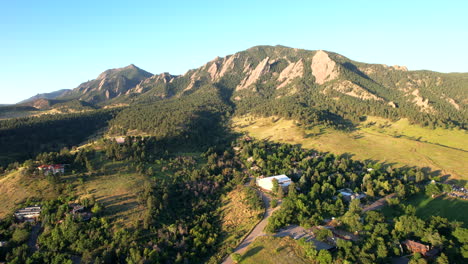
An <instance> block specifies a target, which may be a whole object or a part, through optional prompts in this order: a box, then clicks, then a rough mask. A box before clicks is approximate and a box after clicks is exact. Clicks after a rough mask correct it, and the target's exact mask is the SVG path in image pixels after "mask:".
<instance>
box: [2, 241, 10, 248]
mask: <svg viewBox="0 0 468 264" xmlns="http://www.w3.org/2000/svg"><path fill="white" fill-rule="evenodd" d="M7 245H8V242H7V241H0V247H6V246H7Z"/></svg>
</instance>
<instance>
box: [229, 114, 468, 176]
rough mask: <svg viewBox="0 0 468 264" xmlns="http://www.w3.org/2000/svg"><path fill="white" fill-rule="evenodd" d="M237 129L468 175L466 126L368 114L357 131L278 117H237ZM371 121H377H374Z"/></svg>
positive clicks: (358, 156)
mask: <svg viewBox="0 0 468 264" xmlns="http://www.w3.org/2000/svg"><path fill="white" fill-rule="evenodd" d="M232 121H233V128H234V130H236V131H238V132H246V133H248V134H250V135H251V136H253V137H255V138H258V139H270V140H272V141H277V142H283V143H290V144H301V145H302V147H304V148H310V149H316V150H319V151H323V152H332V153H335V154H342V153H347V154H350V155H352V157H353V159H359V160H375V161H379V162H384V163H386V164H390V165H395V166H418V167H428V168H430V169H431V170H432V171H435V172H436V173H435V174H437V175H442V176H443V175H449V176H450V177H451V178H455V179H468V166H466V164H468V149H467V148H468V135H467V134H466V132H465V131H461V130H447V129H440V128H438V129H435V130H432V129H429V128H423V127H419V126H416V125H410V124H409V123H408V121H406V120H400V121H398V122H394V123H392V122H389V121H387V120H385V119H381V118H372V117H370V118H368V120H367V121H365V122H363V123H362V124H360V126H358V128H357V129H356V130H355V131H353V132H343V131H336V130H333V129H329V128H324V127H314V128H312V129H310V130H307V129H304V128H302V127H301V126H298V125H296V123H297V122H295V121H293V120H285V119H278V118H276V119H275V118H272V117H269V118H254V117H251V116H244V117H235V118H233V120H232ZM370 122H375V124H373V125H369V123H370Z"/></svg>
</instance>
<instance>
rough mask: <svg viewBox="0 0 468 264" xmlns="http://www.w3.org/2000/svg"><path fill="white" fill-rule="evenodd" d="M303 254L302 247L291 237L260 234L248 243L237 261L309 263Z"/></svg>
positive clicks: (283, 263)
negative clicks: (240, 258)
mask: <svg viewBox="0 0 468 264" xmlns="http://www.w3.org/2000/svg"><path fill="white" fill-rule="evenodd" d="M304 256H305V252H304V249H303V248H302V247H301V246H300V245H299V244H298V243H297V242H296V240H294V239H292V238H291V237H272V236H261V237H258V238H257V239H255V241H254V242H253V243H252V244H250V246H249V247H248V248H247V251H246V252H245V254H244V255H243V256H242V260H241V261H240V262H239V263H241V264H263V263H264V264H267V263H277V264H289V263H295V264H296V263H297V264H301V263H310V260H307V259H306V258H305V257H304Z"/></svg>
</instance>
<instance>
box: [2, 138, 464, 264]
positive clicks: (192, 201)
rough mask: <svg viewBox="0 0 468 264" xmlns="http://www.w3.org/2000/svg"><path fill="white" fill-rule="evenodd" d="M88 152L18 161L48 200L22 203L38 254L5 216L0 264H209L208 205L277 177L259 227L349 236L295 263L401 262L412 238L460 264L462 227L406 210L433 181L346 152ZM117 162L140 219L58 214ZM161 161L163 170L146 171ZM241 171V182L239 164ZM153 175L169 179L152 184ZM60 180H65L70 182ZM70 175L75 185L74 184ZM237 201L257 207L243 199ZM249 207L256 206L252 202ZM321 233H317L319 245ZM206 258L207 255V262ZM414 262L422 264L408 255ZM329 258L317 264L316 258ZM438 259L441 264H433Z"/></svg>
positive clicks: (96, 206) (142, 143) (135, 148)
mask: <svg viewBox="0 0 468 264" xmlns="http://www.w3.org/2000/svg"><path fill="white" fill-rule="evenodd" d="M98 144H99V146H100V147H99V150H95V149H93V148H85V149H80V150H79V151H75V152H70V151H66V150H65V151H61V152H60V153H58V152H52V153H42V154H40V155H38V156H37V157H35V160H36V161H35V162H34V161H26V162H25V163H24V164H23V168H24V169H23V174H25V175H29V176H28V177H39V178H40V177H46V179H47V180H48V181H49V183H50V184H51V185H53V186H55V187H54V190H55V192H56V198H54V199H51V200H46V201H38V200H30V201H28V202H27V203H25V204H23V205H28V204H36V203H40V204H41V205H42V207H43V210H42V212H41V222H40V230H41V232H40V235H39V237H38V239H37V243H38V245H39V250H38V251H35V252H34V253H33V254H31V253H30V252H31V251H30V246H28V243H27V241H28V238H29V237H30V236H31V235H32V232H33V231H32V230H33V229H35V228H37V227H35V226H34V225H31V224H28V223H17V222H16V221H15V220H14V219H13V217H8V218H6V219H3V220H1V222H0V227H1V229H0V230H1V231H0V240H2V241H8V246H7V247H2V248H1V252H0V260H2V259H4V260H6V261H8V263H72V260H80V261H81V262H82V263H203V262H207V261H210V262H211V263H216V262H219V261H220V260H221V258H222V257H223V256H226V255H225V254H226V253H227V252H225V253H224V254H218V253H217V252H218V250H220V249H221V248H222V244H220V242H221V240H220V236H221V228H220V211H219V210H218V209H219V208H220V207H221V203H220V198H221V196H222V194H223V193H226V192H227V191H229V190H231V189H232V188H235V186H237V185H242V184H244V183H246V182H248V177H249V175H250V176H252V177H255V176H259V175H271V174H281V173H284V174H287V175H289V176H290V177H291V178H292V179H293V184H291V185H290V187H289V191H288V192H282V191H280V190H282V189H281V188H279V189H276V191H275V193H274V195H276V196H277V198H278V199H282V204H281V208H280V209H279V210H278V211H277V212H275V213H274V215H273V216H272V217H271V218H270V220H269V223H268V225H267V227H266V230H267V231H269V232H275V231H276V230H277V229H279V228H280V227H284V226H285V225H289V224H300V225H301V226H303V227H306V228H309V227H313V226H316V225H321V224H322V223H323V221H324V220H325V219H327V218H330V217H335V219H336V220H337V221H339V222H340V224H341V225H340V228H342V229H343V230H345V231H352V232H354V231H355V230H359V237H360V239H359V240H358V241H347V240H339V241H338V242H337V251H335V252H331V253H330V252H328V251H323V252H322V251H318V250H315V249H314V247H313V245H312V244H307V243H306V242H301V243H305V244H304V245H305V246H306V247H307V248H308V251H307V257H308V258H309V259H310V260H311V262H312V263H332V261H335V262H343V261H345V260H346V261H349V262H352V263H388V262H389V261H390V260H391V258H392V257H396V256H402V255H405V254H407V253H406V252H405V251H402V250H401V249H400V247H399V243H401V242H402V241H403V240H405V239H414V240H418V241H423V242H425V243H428V244H430V245H431V246H432V247H437V248H440V249H441V250H442V253H441V254H440V255H439V257H438V258H437V263H444V262H440V261H442V260H444V259H445V260H446V261H450V263H458V262H460V261H463V257H466V255H467V252H468V251H467V250H466V249H467V246H468V244H466V243H467V240H466V235H467V233H468V230H467V229H466V228H465V227H464V226H466V224H465V223H461V222H450V221H449V220H447V219H445V218H441V217H438V216H434V217H432V218H431V219H430V221H423V220H421V219H419V218H418V217H416V216H415V209H414V207H412V206H411V205H405V203H404V201H405V199H407V198H408V197H411V196H412V195H414V194H417V193H421V192H427V193H428V194H439V193H440V192H441V191H442V189H444V188H445V187H444V184H440V183H436V184H433V183H429V181H430V180H431V179H434V180H438V179H437V178H432V176H430V175H429V174H428V172H427V171H423V170H421V169H418V168H390V167H384V166H382V164H380V163H376V162H360V161H354V160H352V159H350V158H349V157H347V156H335V155H333V154H331V153H318V152H315V151H312V150H304V149H301V148H299V147H297V146H293V145H287V144H276V143H270V142H267V141H261V142H257V141H251V140H250V139H239V140H237V141H235V142H232V143H231V144H227V145H226V144H225V145H219V146H218V147H217V149H218V150H215V149H213V148H209V149H208V150H206V151H205V152H204V153H202V154H200V156H199V157H192V156H180V155H178V154H177V152H172V153H171V152H167V151H164V152H163V151H161V145H159V144H160V141H158V140H157V139H156V138H153V137H146V138H142V137H127V138H126V139H125V143H123V144H117V143H116V142H115V141H113V140H101V141H100V142H99V143H98ZM109 161H125V162H126V164H128V165H127V166H126V167H124V170H128V171H133V172H135V173H139V174H141V175H144V176H145V177H146V178H147V179H148V181H147V183H146V184H145V186H144V187H143V189H142V191H141V192H140V193H138V202H139V204H140V206H141V207H142V208H144V213H143V214H142V217H141V218H140V219H137V220H135V221H136V222H134V223H133V224H132V225H131V227H128V226H127V227H125V226H115V225H113V223H112V220H110V219H111V218H109V217H108V213H106V212H107V209H106V208H105V207H104V206H103V205H102V204H101V203H100V202H99V200H98V199H96V198H94V197H93V196H91V198H82V199H81V200H80V201H79V202H80V204H82V205H83V206H84V207H85V208H86V209H85V210H87V211H89V212H90V213H91V214H92V217H91V218H90V219H89V220H83V218H82V216H80V215H75V214H72V213H70V209H69V208H70V204H71V203H72V202H73V201H76V199H77V198H78V197H77V196H76V190H77V189H78V188H80V184H83V181H87V180H90V179H93V178H96V177H100V175H101V174H102V173H106V172H105V171H103V170H101V169H100V168H98V166H96V165H97V164H100V163H102V162H109ZM65 162H66V163H68V164H70V169H71V170H72V171H73V172H68V173H67V174H65V175H58V176H57V175H55V176H54V177H51V176H50V175H49V176H47V175H43V174H41V173H39V172H38V171H37V170H35V166H34V164H40V163H65ZM156 164H163V166H162V167H161V166H156ZM252 167H257V169H249V170H248V173H247V174H246V168H252ZM157 168H162V169H161V170H170V171H171V176H170V177H164V178H161V177H160V176H158V175H160V171H159V169H157ZM70 173H71V174H72V175H70ZM68 175H70V176H73V175H78V177H79V178H81V179H82V180H80V181H74V180H73V179H76V177H70V176H68ZM341 188H349V189H351V190H353V191H355V192H362V193H365V194H366V195H367V197H366V198H365V199H363V200H361V201H360V200H359V199H355V200H352V202H348V201H347V200H345V199H344V198H343V196H342V195H341V194H338V195H337V193H338V192H337V190H338V189H341ZM392 193H395V194H396V196H394V197H393V198H391V199H390V200H389V202H390V205H389V206H390V207H391V208H393V211H394V212H395V213H394V214H393V215H391V216H387V215H384V214H383V213H382V212H380V211H367V212H363V211H362V209H361V208H362V205H361V203H362V204H363V205H364V204H368V203H371V202H372V201H375V200H376V199H378V198H380V197H384V196H386V195H389V194H392ZM249 199H250V200H251V201H247V202H249V203H253V204H255V203H257V204H258V203H259V200H258V199H259V198H257V197H256V196H255V195H254V196H250V198H249ZM256 206H258V205H256ZM327 236H329V234H328V233H326V232H325V233H323V234H319V237H320V239H324V240H326V239H327ZM213 256H216V258H215V259H210V257H211V258H212V257H213ZM416 258H417V259H418V261H419V262H412V263H426V262H425V261H426V260H425V259H424V258H421V257H420V256H419V257H418V256H415V259H416ZM327 259H329V261H327ZM445 263H449V262H445Z"/></svg>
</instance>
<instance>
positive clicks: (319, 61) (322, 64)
mask: <svg viewBox="0 0 468 264" xmlns="http://www.w3.org/2000/svg"><path fill="white" fill-rule="evenodd" d="M311 67H312V75H314V77H315V83H317V84H324V83H325V82H328V81H331V80H334V79H336V78H337V77H338V74H339V72H338V69H337V67H336V62H334V61H333V60H332V59H330V57H329V56H328V54H327V53H326V52H325V51H323V50H319V51H317V53H315V55H314V57H313V58H312V66H311Z"/></svg>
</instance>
